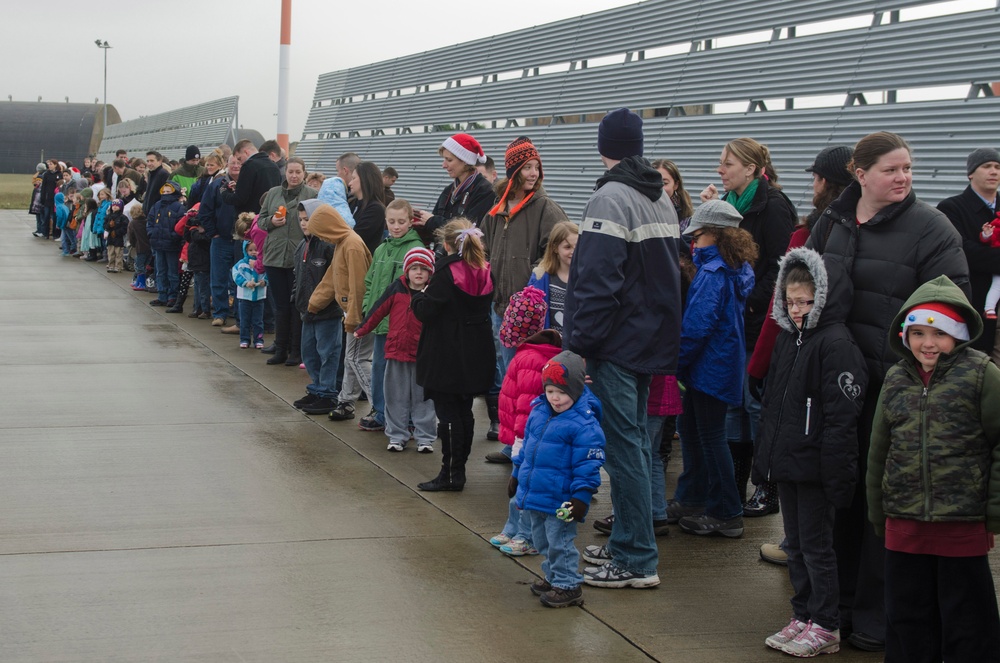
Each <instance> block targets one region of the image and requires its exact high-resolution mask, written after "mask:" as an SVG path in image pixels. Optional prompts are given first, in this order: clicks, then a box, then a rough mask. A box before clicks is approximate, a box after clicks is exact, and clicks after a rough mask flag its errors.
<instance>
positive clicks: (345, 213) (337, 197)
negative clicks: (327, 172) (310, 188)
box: [316, 176, 354, 228]
mask: <svg viewBox="0 0 1000 663" xmlns="http://www.w3.org/2000/svg"><path fill="white" fill-rule="evenodd" d="M316 199H317V200H318V201H320V202H321V203H326V204H327V205H329V206H330V207H332V208H333V209H335V210H337V211H338V212H340V216H342V217H344V221H347V225H348V226H350V227H351V228H354V214H352V213H351V206H350V205H349V204H348V203H347V185H345V184H344V180H342V179H340V178H339V177H336V176H334V177H328V178H326V179H325V180H323V185H322V186H321V187H320V188H319V192H318V193H317V194H316Z"/></svg>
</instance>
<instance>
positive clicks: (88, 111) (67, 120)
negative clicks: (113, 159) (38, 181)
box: [0, 101, 121, 173]
mask: <svg viewBox="0 0 1000 663" xmlns="http://www.w3.org/2000/svg"><path fill="white" fill-rule="evenodd" d="M103 110H104V105H103V104H70V103H56V102H30V101H8V102H5V103H0V173H33V172H35V164H37V163H38V162H40V161H43V160H45V159H49V158H56V159H61V160H63V161H65V160H67V159H69V160H70V161H72V162H73V163H75V164H78V165H79V164H81V163H83V158H84V157H85V156H87V155H88V154H93V153H94V152H96V151H97V147H98V145H100V142H101V131H102V127H103V116H102V111H103ZM118 122H121V117H120V116H119V115H118V111H117V110H116V109H115V107H114V106H111V105H108V124H109V125H110V124H115V123H118Z"/></svg>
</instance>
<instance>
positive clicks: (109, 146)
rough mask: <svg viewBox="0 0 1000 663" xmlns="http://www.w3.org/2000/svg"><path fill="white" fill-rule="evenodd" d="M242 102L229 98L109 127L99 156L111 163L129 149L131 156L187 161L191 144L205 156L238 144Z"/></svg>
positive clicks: (236, 98) (237, 98) (235, 98)
mask: <svg viewBox="0 0 1000 663" xmlns="http://www.w3.org/2000/svg"><path fill="white" fill-rule="evenodd" d="M239 100H240V98H239V97H226V98H224V99H216V100H215V101H208V102H206V103H203V104H197V105H195V106H187V107H185V108H178V109H176V110H172V111H167V112H166V113H158V114H156V115H147V116H145V117H140V118H138V119H136V120H129V121H128V122H122V123H120V124H115V125H110V124H109V125H108V130H107V133H106V134H105V135H104V140H103V141H101V147H100V150H99V151H98V153H97V156H98V158H100V159H102V160H104V161H110V160H111V159H113V158H114V156H115V150H118V149H124V150H127V151H128V153H129V155H130V156H136V155H140V154H145V153H146V151H147V150H156V151H157V152H160V153H161V154H162V155H163V156H164V157H166V158H167V159H183V158H184V150H185V149H186V148H187V146H188V145H197V146H198V147H199V148H201V150H202V152H203V153H207V151H211V149H212V148H215V147H217V146H219V145H221V144H223V143H228V144H229V145H230V146H232V145H235V143H236V136H237V132H238V129H237V128H236V127H237V126H239V125H238V117H239V110H238V109H239Z"/></svg>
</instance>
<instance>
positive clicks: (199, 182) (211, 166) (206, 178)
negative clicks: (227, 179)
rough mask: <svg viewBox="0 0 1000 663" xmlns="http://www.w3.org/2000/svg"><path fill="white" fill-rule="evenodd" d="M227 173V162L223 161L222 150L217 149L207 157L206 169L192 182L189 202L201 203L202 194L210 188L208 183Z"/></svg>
mask: <svg viewBox="0 0 1000 663" xmlns="http://www.w3.org/2000/svg"><path fill="white" fill-rule="evenodd" d="M225 174H226V162H225V161H223V159H222V153H221V152H219V151H218V150H216V151H215V152H212V153H211V154H209V155H208V156H207V157H205V169H204V171H203V172H202V174H201V175H200V176H198V179H196V180H195V181H194V183H193V184H191V190H190V191H188V204H189V205H190V206H191V207H194V206H195V204H196V203H200V202H201V199H202V196H204V195H205V191H206V190H207V189H208V185H209V184H211V183H212V182H214V181H215V180H217V179H219V178H221V177H223V176H225Z"/></svg>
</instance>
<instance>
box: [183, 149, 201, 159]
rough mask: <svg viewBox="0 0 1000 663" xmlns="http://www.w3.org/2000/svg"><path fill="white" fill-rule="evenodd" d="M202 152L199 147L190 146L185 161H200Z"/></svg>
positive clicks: (185, 153) (185, 154)
mask: <svg viewBox="0 0 1000 663" xmlns="http://www.w3.org/2000/svg"><path fill="white" fill-rule="evenodd" d="M200 158H201V150H199V149H198V146H197V145H188V147H187V150H186V151H185V152H184V160H185V161H191V160H192V159H200Z"/></svg>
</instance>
